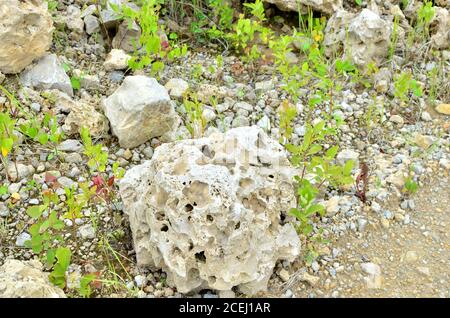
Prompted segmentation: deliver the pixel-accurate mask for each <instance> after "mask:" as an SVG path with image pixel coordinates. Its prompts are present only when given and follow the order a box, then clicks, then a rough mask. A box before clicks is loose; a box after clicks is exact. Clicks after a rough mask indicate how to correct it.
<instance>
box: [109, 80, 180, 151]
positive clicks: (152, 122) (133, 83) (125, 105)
mask: <svg viewBox="0 0 450 318" xmlns="http://www.w3.org/2000/svg"><path fill="white" fill-rule="evenodd" d="M104 110H105V115H106V117H108V119H109V122H110V124H111V129H112V132H113V133H114V135H116V136H117V137H118V138H119V143H120V146H121V147H122V148H134V147H137V146H139V145H141V144H143V143H145V142H146V141H148V140H150V139H151V138H153V137H159V136H162V135H163V134H165V133H166V132H169V131H171V130H172V128H173V125H174V124H175V122H176V119H177V116H176V113H175V110H174V107H173V104H172V102H171V100H170V97H169V94H168V93H167V90H166V89H165V88H164V86H161V85H160V84H159V83H158V82H157V81H156V79H154V78H150V77H147V76H142V75H137V76H128V77H126V78H125V80H124V81H123V84H122V85H121V86H120V87H119V88H118V89H117V90H116V91H115V92H114V94H112V95H111V96H109V97H108V98H107V99H106V100H105V101H104Z"/></svg>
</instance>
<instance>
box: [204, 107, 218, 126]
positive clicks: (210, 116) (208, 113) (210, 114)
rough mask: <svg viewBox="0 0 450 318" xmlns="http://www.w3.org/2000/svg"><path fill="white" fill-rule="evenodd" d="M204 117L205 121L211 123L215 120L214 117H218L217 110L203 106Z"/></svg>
mask: <svg viewBox="0 0 450 318" xmlns="http://www.w3.org/2000/svg"><path fill="white" fill-rule="evenodd" d="M202 115H203V118H204V119H205V121H206V122H207V123H209V122H210V121H213V120H214V119H216V117H217V116H216V112H215V111H214V109H212V108H211V107H205V108H203V113H202Z"/></svg>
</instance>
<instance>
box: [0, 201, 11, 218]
mask: <svg viewBox="0 0 450 318" xmlns="http://www.w3.org/2000/svg"><path fill="white" fill-rule="evenodd" d="M8 215H9V208H8V206H7V205H6V204H5V203H3V202H0V216H1V217H4V218H5V217H7V216H8Z"/></svg>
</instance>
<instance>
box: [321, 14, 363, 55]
mask: <svg viewBox="0 0 450 318" xmlns="http://www.w3.org/2000/svg"><path fill="white" fill-rule="evenodd" d="M354 16H355V15H354V14H353V13H350V12H347V11H345V10H338V11H336V12H335V13H334V14H333V15H332V16H331V17H330V19H329V20H328V22H327V26H326V27H325V30H324V33H325V37H324V39H323V45H324V48H325V54H326V55H327V56H332V55H333V52H334V51H335V52H337V53H338V54H342V53H343V52H344V43H345V38H346V32H347V30H346V26H347V25H348V24H349V23H350V21H351V20H352V19H353V18H354Z"/></svg>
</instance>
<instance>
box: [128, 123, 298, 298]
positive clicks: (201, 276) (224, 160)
mask: <svg viewBox="0 0 450 318" xmlns="http://www.w3.org/2000/svg"><path fill="white" fill-rule="evenodd" d="M293 173H294V170H293V168H292V167H291V166H290V163H289V160H288V159H287V156H286V152H285V150H284V149H283V147H282V146H281V145H280V144H278V143H277V142H276V141H274V140H272V139H270V137H268V136H267V134H266V133H265V132H264V131H263V130H262V129H261V128H259V127H257V126H252V127H240V128H234V129H231V130H229V131H227V132H226V133H213V134H212V135H210V136H209V137H207V138H206V137H205V138H200V139H188V140H182V141H178V142H173V143H166V144H163V145H161V146H159V147H158V148H156V150H155V153H154V155H153V157H152V159H151V160H150V161H146V162H145V163H143V164H141V165H139V166H136V167H134V168H132V169H130V170H128V171H127V173H126V174H125V177H124V178H123V180H122V181H121V182H120V185H119V186H120V195H121V197H122V199H123V202H124V211H125V213H126V214H128V216H129V220H130V225H131V230H132V233H133V240H134V247H135V251H136V257H137V262H138V265H140V266H150V267H152V268H162V269H163V270H164V271H165V272H166V273H167V275H168V276H167V282H168V283H169V284H170V285H173V286H176V288H177V290H178V291H179V292H182V293H186V292H189V291H195V290H199V289H202V288H210V289H215V290H219V291H224V290H230V289H231V288H233V287H235V286H237V287H238V289H239V290H240V291H241V292H243V293H245V294H248V295H254V294H255V293H257V292H258V291H261V290H265V289H266V288H267V282H268V280H269V278H270V276H271V275H272V273H273V269H274V266H275V263H276V262H277V260H280V259H281V260H288V261H292V260H294V259H295V258H296V257H297V256H298V255H299V252H300V241H299V238H298V235H297V233H296V231H295V229H294V227H293V226H292V224H291V223H290V222H289V220H290V217H288V216H287V215H286V214H287V212H288V211H289V209H290V208H292V207H295V206H296V198H295V191H294V186H293V182H292V175H293Z"/></svg>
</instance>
